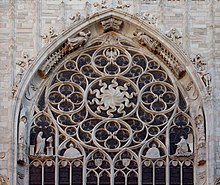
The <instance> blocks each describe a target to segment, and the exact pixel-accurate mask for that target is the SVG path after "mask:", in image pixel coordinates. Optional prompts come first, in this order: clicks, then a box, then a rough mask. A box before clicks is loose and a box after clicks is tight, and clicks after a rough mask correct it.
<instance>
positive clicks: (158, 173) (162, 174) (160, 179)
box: [155, 166, 166, 185]
mask: <svg viewBox="0 0 220 185" xmlns="http://www.w3.org/2000/svg"><path fill="white" fill-rule="evenodd" d="M155 182H156V185H159V184H163V185H165V184H166V169H165V167H164V166H163V167H156V169H155Z"/></svg>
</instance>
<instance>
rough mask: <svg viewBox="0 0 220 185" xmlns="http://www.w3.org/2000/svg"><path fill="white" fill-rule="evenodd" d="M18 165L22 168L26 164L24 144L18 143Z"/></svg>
mask: <svg viewBox="0 0 220 185" xmlns="http://www.w3.org/2000/svg"><path fill="white" fill-rule="evenodd" d="M18 147H19V149H18V164H20V165H22V166H24V165H25V163H26V160H25V148H26V146H25V144H23V143H18Z"/></svg>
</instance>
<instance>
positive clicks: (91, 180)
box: [86, 172, 97, 185]
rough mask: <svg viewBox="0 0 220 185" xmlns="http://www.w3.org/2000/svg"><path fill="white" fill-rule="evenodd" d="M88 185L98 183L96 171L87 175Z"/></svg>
mask: <svg viewBox="0 0 220 185" xmlns="http://www.w3.org/2000/svg"><path fill="white" fill-rule="evenodd" d="M86 184H87V185H97V177H96V175H95V173H93V172H91V173H89V174H88V175H87V183H86Z"/></svg>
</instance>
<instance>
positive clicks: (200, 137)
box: [195, 108, 206, 165]
mask: <svg viewBox="0 0 220 185" xmlns="http://www.w3.org/2000/svg"><path fill="white" fill-rule="evenodd" d="M201 111H202V110H201V108H199V112H200V114H199V115H198V116H196V118H195V124H196V128H197V150H198V165H203V164H205V163H206V139H205V127H204V117H203V115H202V113H201Z"/></svg>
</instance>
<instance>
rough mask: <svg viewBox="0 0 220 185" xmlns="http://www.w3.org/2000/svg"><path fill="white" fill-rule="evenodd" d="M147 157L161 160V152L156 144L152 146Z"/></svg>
mask: <svg viewBox="0 0 220 185" xmlns="http://www.w3.org/2000/svg"><path fill="white" fill-rule="evenodd" d="M145 157H148V158H160V151H159V149H158V148H157V145H156V144H155V143H153V144H152V146H151V148H150V149H149V150H148V151H147V153H146V155H145Z"/></svg>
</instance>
